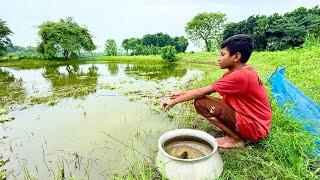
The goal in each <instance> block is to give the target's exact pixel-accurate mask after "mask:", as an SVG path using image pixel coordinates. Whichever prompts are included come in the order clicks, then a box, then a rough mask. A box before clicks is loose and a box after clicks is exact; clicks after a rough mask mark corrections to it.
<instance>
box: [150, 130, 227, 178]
mask: <svg viewBox="0 0 320 180" xmlns="http://www.w3.org/2000/svg"><path fill="white" fill-rule="evenodd" d="M181 136H190V137H195V138H199V139H201V140H204V141H206V142H208V144H210V145H211V147H212V152H211V153H209V154H207V155H205V156H203V157H200V158H196V159H180V158H177V157H174V156H171V155H169V154H168V153H167V152H166V151H165V150H164V144H165V142H167V141H168V140H170V139H172V138H175V137H181ZM158 148H159V151H158V154H157V159H156V165H157V168H158V170H159V172H160V173H161V174H162V175H163V176H165V177H166V178H168V179H170V180H175V179H188V180H193V179H216V178H218V177H219V176H220V175H221V173H222V171H223V162H222V159H221V156H220V155H219V153H218V143H217V140H216V139H215V138H214V137H213V136H211V135H210V134H208V133H206V132H203V131H199V130H194V129H176V130H172V131H169V132H166V133H165V134H163V135H162V136H161V137H160V138H159V140H158Z"/></svg>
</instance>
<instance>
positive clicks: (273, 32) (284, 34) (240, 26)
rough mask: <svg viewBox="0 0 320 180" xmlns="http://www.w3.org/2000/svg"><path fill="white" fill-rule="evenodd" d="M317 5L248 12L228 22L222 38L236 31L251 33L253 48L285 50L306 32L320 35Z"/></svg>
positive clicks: (295, 44)
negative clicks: (268, 12) (266, 12)
mask: <svg viewBox="0 0 320 180" xmlns="http://www.w3.org/2000/svg"><path fill="white" fill-rule="evenodd" d="M319 28H320V8H319V6H315V7H314V8H311V9H307V8H304V7H300V8H298V9H295V10H294V11H292V12H288V13H285V14H284V15H279V14H277V13H275V14H273V15H271V16H250V17H249V18H248V19H247V20H243V21H240V22H238V23H229V24H228V25H227V26H226V28H225V30H224V32H223V36H224V39H226V38H228V37H230V36H232V35H235V34H240V33H243V34H250V35H251V36H252V37H253V39H254V42H255V49H256V50H266V49H268V50H284V49H288V48H291V47H297V46H300V45H302V44H303V43H304V41H305V39H306V36H307V35H309V36H315V37H316V38H319V37H320V35H319V30H320V29H319Z"/></svg>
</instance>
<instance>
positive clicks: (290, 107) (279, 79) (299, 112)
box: [269, 68, 320, 154]
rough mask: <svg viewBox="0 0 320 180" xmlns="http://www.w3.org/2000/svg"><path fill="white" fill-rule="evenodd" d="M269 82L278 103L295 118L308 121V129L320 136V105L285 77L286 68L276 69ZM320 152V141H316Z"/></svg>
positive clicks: (318, 152)
mask: <svg viewBox="0 0 320 180" xmlns="http://www.w3.org/2000/svg"><path fill="white" fill-rule="evenodd" d="M269 82H270V84H271V86H272V94H273V95H274V97H275V99H276V101H277V103H278V104H279V105H280V106H281V107H282V108H283V109H284V110H285V111H286V112H287V113H289V114H290V115H291V116H292V117H293V118H295V119H298V120H301V121H304V122H306V129H307V130H308V131H309V132H311V133H313V134H315V135H316V136H318V137H320V106H319V105H318V104H316V103H315V102H313V101H312V100H311V99H310V98H309V97H307V96H306V95H304V94H303V93H302V92H301V90H300V89H299V88H297V87H296V86H295V85H294V84H292V83H291V82H290V81H288V80H287V79H286V78H285V68H281V69H278V70H276V71H275V72H274V73H273V74H272V75H271V77H270V78H269ZM316 145H317V148H318V150H317V152H315V154H320V141H317V142H316Z"/></svg>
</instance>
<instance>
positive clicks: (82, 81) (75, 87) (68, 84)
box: [43, 65, 99, 98]
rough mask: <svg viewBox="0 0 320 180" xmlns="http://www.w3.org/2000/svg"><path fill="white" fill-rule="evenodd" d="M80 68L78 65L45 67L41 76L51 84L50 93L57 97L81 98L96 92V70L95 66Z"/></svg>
mask: <svg viewBox="0 0 320 180" xmlns="http://www.w3.org/2000/svg"><path fill="white" fill-rule="evenodd" d="M84 69H85V68H80V66H79V65H67V66H50V67H46V68H45V71H44V73H43V76H44V77H45V78H46V79H47V80H49V81H50V82H51V91H52V93H53V95H55V96H57V97H75V98H77V97H81V96H85V95H88V94H90V93H91V92H94V91H95V90H96V86H97V83H98V75H99V73H98V68H97V67H96V66H95V65H90V66H89V67H88V66H87V72H86V71H85V70H84Z"/></svg>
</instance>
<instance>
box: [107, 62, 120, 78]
mask: <svg viewBox="0 0 320 180" xmlns="http://www.w3.org/2000/svg"><path fill="white" fill-rule="evenodd" d="M108 71H109V73H110V74H111V75H112V76H116V75H118V72H119V67H118V64H108Z"/></svg>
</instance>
